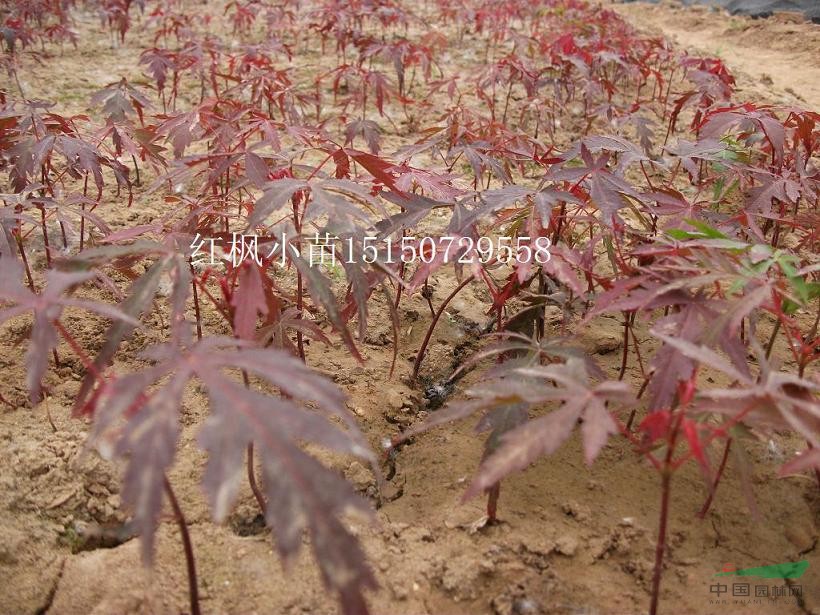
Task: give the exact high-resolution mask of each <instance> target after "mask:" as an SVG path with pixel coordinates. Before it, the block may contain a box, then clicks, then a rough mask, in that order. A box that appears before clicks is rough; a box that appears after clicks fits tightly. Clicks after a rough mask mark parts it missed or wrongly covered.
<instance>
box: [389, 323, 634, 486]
mask: <svg viewBox="0 0 820 615" xmlns="http://www.w3.org/2000/svg"><path fill="white" fill-rule="evenodd" d="M526 339H527V338H526V337H525V336H520V335H515V336H513V337H512V338H511V341H512V344H508V346H507V348H509V349H513V350H514V349H516V348H517V349H523V350H526V351H532V350H533V349H539V348H540V350H535V351H534V352H535V353H541V352H544V353H547V354H549V355H551V356H555V357H559V356H560V357H563V358H565V361H564V362H563V363H553V364H549V365H545V366H544V365H538V364H537V362H533V361H529V362H527V361H521V360H512V361H509V362H508V363H507V364H504V365H497V366H495V367H493V368H492V369H491V370H490V371H489V372H487V374H485V377H484V378H483V380H482V384H481V385H479V386H476V387H473V388H471V389H469V390H468V391H467V395H468V397H469V399H466V400H462V401H457V402H453V403H450V404H448V405H447V406H446V407H445V408H444V409H443V410H440V411H438V412H436V413H434V414H432V415H431V417H430V418H429V419H428V420H427V421H425V422H424V423H423V424H421V425H419V426H417V427H414V428H411V429H409V430H407V431H405V432H404V433H403V434H402V436H401V438H400V439H399V440H397V442H398V443H400V442H402V441H405V440H407V439H408V438H410V437H413V436H415V435H417V434H419V433H422V432H425V431H427V430H429V429H432V428H433V427H437V426H439V425H443V424H445V423H450V422H453V421H457V420H461V419H464V418H467V417H468V416H471V415H473V414H476V413H479V414H481V415H482V418H481V420H480V421H479V423H478V427H477V429H478V430H479V431H490V432H491V433H490V438H488V441H487V446H486V450H485V455H484V459H483V461H482V463H481V466H480V467H479V469H478V472H477V475H476V476H475V478H474V479H473V482H472V483H471V484H470V486H469V488H468V489H467V492H466V493H465V494H464V497H465V499H467V498H470V497H473V496H475V495H478V494H479V493H481V492H482V491H484V490H486V489H489V488H491V487H493V486H494V485H496V484H497V483H498V482H499V481H501V480H503V479H504V478H506V477H507V476H509V475H510V474H512V473H514V472H517V471H520V470H523V469H524V468H526V467H527V466H529V465H530V464H531V463H533V462H535V461H536V460H537V459H538V458H539V457H542V456H544V455H549V454H552V453H554V452H555V451H556V450H558V448H559V447H560V446H561V445H562V444H563V443H564V442H565V441H566V440H567V439H568V438H569V437H570V436H571V435H572V431H573V429H574V428H575V426H576V425H577V424H578V422H579V421H583V422H582V425H581V438H582V440H583V448H584V457H585V459H586V461H587V463H592V462H593V461H594V460H595V458H596V457H597V456H598V453H600V451H601V449H602V448H603V446H604V445H605V444H606V441H607V439H608V438H609V436H610V435H611V434H614V433H616V432H617V426H616V423H615V421H614V419H613V418H612V416H611V414H610V413H611V412H612V411H613V410H614V409H616V408H617V407H628V406H629V405H630V404H633V403H635V399H634V397H633V395H632V393H631V390H630V387H629V386H628V385H627V384H626V383H624V382H618V381H611V380H604V381H597V380H598V377H599V376H600V375H602V374H601V371H600V369H598V368H597V366H595V365H594V364H592V362H591V360H590V359H588V358H584V357H580V356H575V354H576V353H575V352H574V351H573V350H572V349H570V348H566V349H560V348H558V347H554V346H552V345H547V346H543V345H539V344H538V343H537V342H531V343H529V344H527V343H526V342H525V340H526ZM503 348H504V346H503V345H502V346H499V349H503ZM484 356H491V355H488V354H487V353H484V354H481V355H479V356H478V357H476V359H477V360H478V359H479V358H480V357H484ZM533 356H535V354H534V355H533ZM590 374H593V376H591V375H590ZM555 402H558V403H560V404H561V405H560V407H559V408H558V409H555V410H550V411H549V412H548V413H547V414H544V415H543V416H540V417H537V418H535V419H532V420H529V421H528V420H527V415H528V413H529V412H530V411H531V410H533V409H535V408H539V407H543V406H544V405H545V404H552V403H555Z"/></svg>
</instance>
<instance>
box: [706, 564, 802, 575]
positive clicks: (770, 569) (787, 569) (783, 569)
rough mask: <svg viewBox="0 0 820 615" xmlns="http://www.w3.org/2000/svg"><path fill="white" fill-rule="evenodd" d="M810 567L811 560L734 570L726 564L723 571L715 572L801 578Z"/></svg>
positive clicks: (720, 573)
mask: <svg viewBox="0 0 820 615" xmlns="http://www.w3.org/2000/svg"><path fill="white" fill-rule="evenodd" d="M808 567H809V562H808V561H807V560H803V561H800V562H783V563H782V564H771V565H769V566H758V567H757V568H742V569H740V570H734V569H733V568H734V567H733V566H724V567H723V572H718V573H717V574H715V576H716V577H761V578H763V579H799V578H800V577H802V576H803V573H804V572H806V570H807V569H808Z"/></svg>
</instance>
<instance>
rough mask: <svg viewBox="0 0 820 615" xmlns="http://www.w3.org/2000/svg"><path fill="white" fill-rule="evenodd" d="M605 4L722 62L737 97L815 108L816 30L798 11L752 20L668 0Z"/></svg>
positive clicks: (819, 103) (818, 78) (818, 85)
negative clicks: (735, 85) (734, 83)
mask: <svg viewBox="0 0 820 615" xmlns="http://www.w3.org/2000/svg"><path fill="white" fill-rule="evenodd" d="M609 8H612V9H614V10H615V11H617V12H618V13H620V14H621V15H623V16H624V17H626V18H627V19H628V20H629V21H630V22H631V23H632V24H633V25H635V26H636V27H638V28H641V29H643V30H645V31H648V32H652V33H655V34H663V35H664V36H666V37H667V38H669V39H670V40H671V41H673V42H674V43H676V44H677V45H678V46H679V47H682V48H684V49H689V50H692V51H693V52H700V53H704V54H709V55H712V56H716V57H719V58H721V59H722V60H724V61H725V62H726V63H727V64H728V65H729V66H730V67H731V69H732V72H733V74H734V75H735V77H736V78H738V85H739V91H738V95H737V97H738V98H739V99H742V98H744V97H747V98H748V99H749V100H760V99H761V98H763V99H768V100H769V101H770V102H772V103H777V104H786V105H797V106H802V107H806V108H809V109H820V56H818V54H817V50H818V48H820V28H818V26H817V24H812V23H810V22H807V21H805V20H804V18H803V17H802V16H801V15H800V14H798V13H776V14H775V15H773V16H772V17H771V18H768V19H752V18H751V17H741V16H731V15H729V14H728V13H726V12H725V11H717V10H714V9H711V8H709V7H705V6H690V7H683V6H681V5H679V4H674V3H663V4H649V3H646V2H635V3H630V4H622V3H619V2H618V3H612V4H611V6H610V7H609Z"/></svg>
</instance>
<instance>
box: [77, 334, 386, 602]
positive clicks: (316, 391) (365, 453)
mask: <svg viewBox="0 0 820 615" xmlns="http://www.w3.org/2000/svg"><path fill="white" fill-rule="evenodd" d="M180 331H182V330H180ZM188 337H189V336H188V335H186V334H185V333H184V332H183V333H181V334H180V335H178V336H177V338H176V339H177V341H175V342H170V343H167V344H163V345H160V346H155V347H153V348H150V349H149V350H148V351H146V352H145V353H144V356H145V358H147V359H149V360H152V361H154V365H153V366H151V367H149V368H148V369H146V370H145V371H143V372H138V373H135V374H128V375H126V376H122V377H120V378H117V379H115V380H114V381H113V382H110V383H107V384H105V385H104V386H103V391H102V394H101V403H100V404H99V405H98V411H97V413H96V415H95V426H94V432H93V435H92V438H93V441H94V442H95V443H96V444H97V446H98V447H99V449H100V451H101V452H102V453H103V454H104V455H108V456H114V455H116V456H127V457H128V464H127V468H126V473H125V484H124V489H123V497H124V499H125V501H126V502H127V503H128V504H129V505H130V506H131V507H132V509H133V513H134V524H135V527H136V528H137V529H138V530H139V531H140V532H141V534H142V539H143V551H142V552H143V557H144V559H145V561H146V562H150V561H151V558H152V555H153V544H154V534H155V531H156V527H157V523H158V519H159V514H160V511H161V506H162V494H163V481H164V476H165V475H166V472H167V471H168V469H169V468H170V466H171V463H172V462H173V458H174V452H175V450H176V446H177V441H178V437H179V431H180V430H179V412H180V407H181V404H182V402H183V393H184V390H185V387H186V385H187V383H188V382H189V381H190V380H192V379H198V380H199V381H200V382H201V383H202V385H203V388H204V390H205V392H206V394H207V396H208V399H209V402H210V408H211V415H210V416H209V418H208V419H207V420H206V422H205V424H204V426H203V428H202V430H201V432H200V434H199V443H200V445H201V446H202V448H203V449H204V450H205V451H206V452H207V453H208V462H207V465H206V469H205V475H204V479H203V483H204V487H205V490H206V492H207V493H208V497H209V500H210V503H211V506H212V509H213V515H214V517H215V519H216V520H217V521H222V520H224V519H225V517H226V515H227V514H228V512H229V511H230V508H231V506H232V504H233V502H234V500H235V498H236V495H237V490H238V486H239V483H240V481H241V479H242V476H243V472H244V451H245V450H246V448H247V446H248V444H249V443H251V442H254V443H255V444H256V446H257V449H256V450H257V451H258V453H259V457H260V461H261V465H262V468H263V472H264V476H265V480H264V481H263V488H264V491H265V495H266V496H267V498H268V506H267V515H268V522H269V523H270V524H271V525H272V526H273V527H274V531H275V537H276V544H277V548H278V550H279V553H280V554H281V555H282V557H283V558H285V559H286V560H288V559H290V558H291V557H292V556H294V555H295V554H296V553H297V552H298V551H299V548H300V546H301V544H302V535H303V533H304V532H305V530H307V531H308V533H309V535H310V537H311V544H312V545H313V550H314V552H315V554H316V561H317V562H318V565H319V567H320V570H321V574H322V578H323V580H324V582H325V583H326V585H327V586H328V587H329V588H330V589H332V590H334V591H337V592H339V595H340V598H341V602H342V606H343V608H344V611H345V612H346V613H350V614H353V613H365V612H366V608H365V606H364V599H363V596H362V590H363V589H367V588H371V589H374V588H375V587H376V581H375V579H374V577H373V575H372V573H371V572H370V570H369V568H368V567H367V565H366V563H365V558H364V555H363V552H362V550H361V547H360V546H359V544H358V542H357V540H356V539H355V538H354V537H353V536H352V535H351V534H350V533H349V532H348V531H347V530H346V529H345V527H344V525H343V524H342V522H341V520H340V519H339V517H340V515H342V514H343V513H345V512H346V511H348V510H355V511H358V512H360V513H364V514H368V513H369V507H368V506H367V505H366V503H365V502H364V501H362V500H361V499H360V498H359V497H358V496H357V495H356V494H355V492H354V491H353V490H352V488H351V487H350V486H349V485H348V484H347V483H346V482H345V481H344V480H343V479H342V478H340V477H339V476H338V475H337V474H336V473H334V472H332V471H330V470H328V469H327V468H325V467H324V466H323V465H321V464H320V463H319V462H318V461H317V460H316V459H314V458H313V457H311V456H310V455H308V454H307V453H305V452H304V451H303V450H302V448H301V445H302V444H304V443H311V444H315V445H318V446H320V447H323V448H325V449H327V450H331V451H334V452H337V453H341V454H348V455H354V456H357V457H360V458H362V459H365V460H368V461H373V459H374V457H373V455H372V453H371V452H370V450H369V449H368V447H367V444H366V442H365V440H364V437H363V436H362V435H361V433H360V432H359V430H358V428H357V427H356V425H355V422H354V421H353V420H352V418H351V417H350V416H349V414H348V413H347V410H346V408H345V406H344V399H345V398H344V394H343V393H342V392H341V390H339V389H338V388H337V387H336V386H335V385H334V384H332V383H331V382H330V381H329V380H326V379H324V378H323V377H321V376H319V375H318V374H316V373H314V372H313V371H311V370H310V369H309V368H308V367H307V366H305V365H304V364H303V363H302V362H301V361H299V360H298V359H296V358H294V357H292V356H290V355H288V354H286V353H284V352H282V351H279V350H272V349H260V348H255V347H252V346H250V345H249V344H248V343H246V342H242V341H239V340H236V339H232V338H225V337H211V338H205V339H204V340H202V341H199V342H195V343H192V342H191V341H190V340H189V339H188ZM238 370H245V371H247V372H248V373H250V374H253V375H256V376H259V377H261V378H262V379H264V380H265V381H267V383H269V384H270V385H272V386H274V387H277V388H278V389H279V390H280V391H281V393H282V395H281V396H279V395H271V394H265V393H262V392H259V391H255V390H253V389H251V388H246V387H244V386H242V385H241V384H240V382H238V381H237V378H236V375H237V373H238ZM228 372H232V374H233V375H231V373H228ZM149 388H152V390H151V391H150V392H148V389H149ZM307 403H309V404H310V407H308V406H307V405H305V404H307ZM339 421H341V423H342V425H339Z"/></svg>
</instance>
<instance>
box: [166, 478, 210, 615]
mask: <svg viewBox="0 0 820 615" xmlns="http://www.w3.org/2000/svg"><path fill="white" fill-rule="evenodd" d="M163 485H164V487H165V495H166V496H168V501H169V502H170V503H171V508H172V509H173V511H174V518H175V519H176V521H177V525H178V526H179V533H180V534H182V546H183V548H184V549H185V565H186V567H187V569H188V597H189V600H190V602H191V615H201V614H202V611H201V610H200V609H199V588H198V587H197V581H196V562H195V561H194V547H193V545H192V544H191V535H190V534H189V533H188V524H187V523H186V522H185V515H183V514H182V509H181V508H180V507H179V502H178V501H177V497H176V495H175V494H174V490H173V488H172V487H171V483H170V482H169V481H168V477H167V476H165V477H163Z"/></svg>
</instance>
